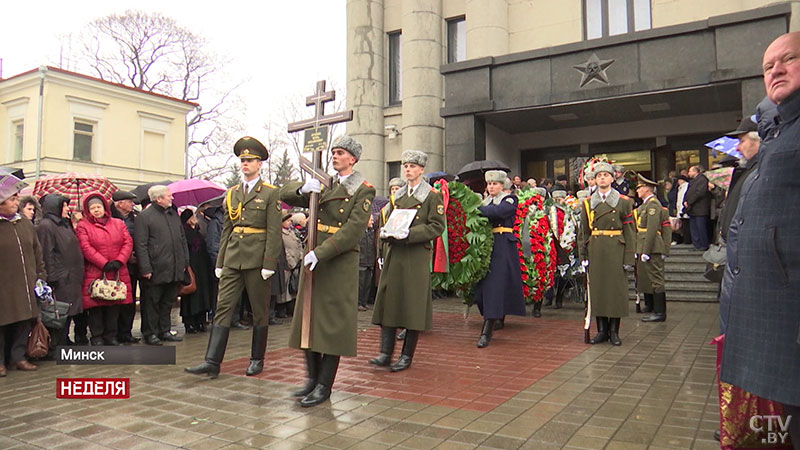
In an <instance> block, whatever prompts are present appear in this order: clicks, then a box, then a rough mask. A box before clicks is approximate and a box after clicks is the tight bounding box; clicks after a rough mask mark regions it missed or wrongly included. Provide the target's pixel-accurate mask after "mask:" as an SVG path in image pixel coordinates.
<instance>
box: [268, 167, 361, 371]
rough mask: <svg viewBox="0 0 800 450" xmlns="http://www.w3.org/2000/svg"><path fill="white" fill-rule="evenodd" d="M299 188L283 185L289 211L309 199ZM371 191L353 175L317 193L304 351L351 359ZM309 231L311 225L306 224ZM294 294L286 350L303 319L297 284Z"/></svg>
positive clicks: (297, 338) (293, 343) (305, 204)
mask: <svg viewBox="0 0 800 450" xmlns="http://www.w3.org/2000/svg"><path fill="white" fill-rule="evenodd" d="M301 186H302V183H289V184H287V185H286V186H284V188H283V190H282V194H281V199H282V200H283V201H285V202H286V203H288V204H290V205H293V206H302V207H308V201H309V195H308V194H299V192H298V190H299V188H300V187H301ZM374 197H375V188H373V187H372V185H370V184H369V183H367V182H366V180H365V178H364V176H363V175H362V174H361V173H359V172H356V171H354V172H353V173H352V174H351V175H350V176H348V177H347V178H346V179H345V181H344V182H343V183H338V182H337V183H334V186H333V187H332V188H331V189H323V190H322V192H321V193H320V199H319V212H318V219H317V222H318V223H317V230H318V231H319V233H318V234H317V246H316V247H315V248H314V249H313V250H314V253H315V254H316V256H317V259H318V260H319V263H318V264H317V266H316V268H315V269H314V291H313V296H312V305H313V306H312V309H311V346H310V348H309V349H308V350H311V351H312V352H316V353H323V354H326V355H341V356H356V330H357V319H358V249H359V247H358V241H359V239H360V238H361V236H362V235H363V234H364V230H366V228H367V222H368V221H369V216H370V214H371V213H372V199H373V198H374ZM309 226H313V224H311V223H309ZM305 273H306V271H305V270H303V271H302V273H301V275H300V283H299V285H300V292H298V293H297V306H296V307H295V311H297V313H295V315H294V319H293V320H292V330H291V334H290V337H289V346H290V347H293V348H301V347H300V331H301V328H302V320H303V315H302V314H300V313H299V312H300V311H302V310H303V279H304V277H305Z"/></svg>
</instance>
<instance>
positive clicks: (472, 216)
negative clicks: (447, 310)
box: [431, 181, 494, 305]
mask: <svg viewBox="0 0 800 450" xmlns="http://www.w3.org/2000/svg"><path fill="white" fill-rule="evenodd" d="M434 187H435V188H436V189H440V183H438V182H437V183H435V184H434ZM447 187H448V188H449V189H450V200H449V203H448V206H447V213H446V214H447V247H448V252H449V262H450V268H449V271H448V272H447V273H433V274H432V279H431V282H432V284H433V288H434V289H444V290H448V291H455V292H456V294H457V295H459V296H461V297H463V298H464V303H466V304H467V305H471V304H472V303H473V301H474V289H475V284H476V283H477V282H478V281H480V280H481V279H483V277H485V276H486V273H487V272H488V271H489V260H490V259H491V257H492V246H493V245H494V239H493V237H492V226H491V225H490V224H489V219H487V218H486V217H483V216H481V215H480V211H478V207H479V206H481V198H480V196H479V195H478V194H476V193H474V192H473V191H472V190H471V189H470V188H468V187H467V186H465V185H464V184H461V183H459V182H456V181H453V182H450V183H448V184H447Z"/></svg>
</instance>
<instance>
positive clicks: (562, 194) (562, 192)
mask: <svg viewBox="0 0 800 450" xmlns="http://www.w3.org/2000/svg"><path fill="white" fill-rule="evenodd" d="M550 195H551V196H553V198H567V191H565V190H563V189H556V190H555V191H553V192H551V193H550Z"/></svg>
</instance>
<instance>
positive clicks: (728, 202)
mask: <svg viewBox="0 0 800 450" xmlns="http://www.w3.org/2000/svg"><path fill="white" fill-rule="evenodd" d="M757 166H758V162H757V160H756V159H753V160H752V161H748V163H747V167H746V168H745V167H738V168H736V169H734V171H733V176H731V186H730V188H729V189H728V196H727V197H725V202H724V203H723V204H722V211H721V212H720V216H719V224H718V228H719V234H720V235H721V236H722V239H724V240H725V241H726V242H727V240H728V230H729V229H730V227H731V220H733V215H734V214H736V208H737V207H738V206H739V199H740V197H741V193H742V186H744V184H745V182H746V180H747V179H748V178H750V177H751V176H752V175H753V173H755V172H756V171H757V170H758V169H757Z"/></svg>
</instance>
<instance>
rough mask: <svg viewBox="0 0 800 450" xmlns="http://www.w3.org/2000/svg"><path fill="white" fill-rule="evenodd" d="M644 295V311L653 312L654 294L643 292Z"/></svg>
mask: <svg viewBox="0 0 800 450" xmlns="http://www.w3.org/2000/svg"><path fill="white" fill-rule="evenodd" d="M643 295H644V307H643V308H642V312H643V313H651V312H653V294H643Z"/></svg>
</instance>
